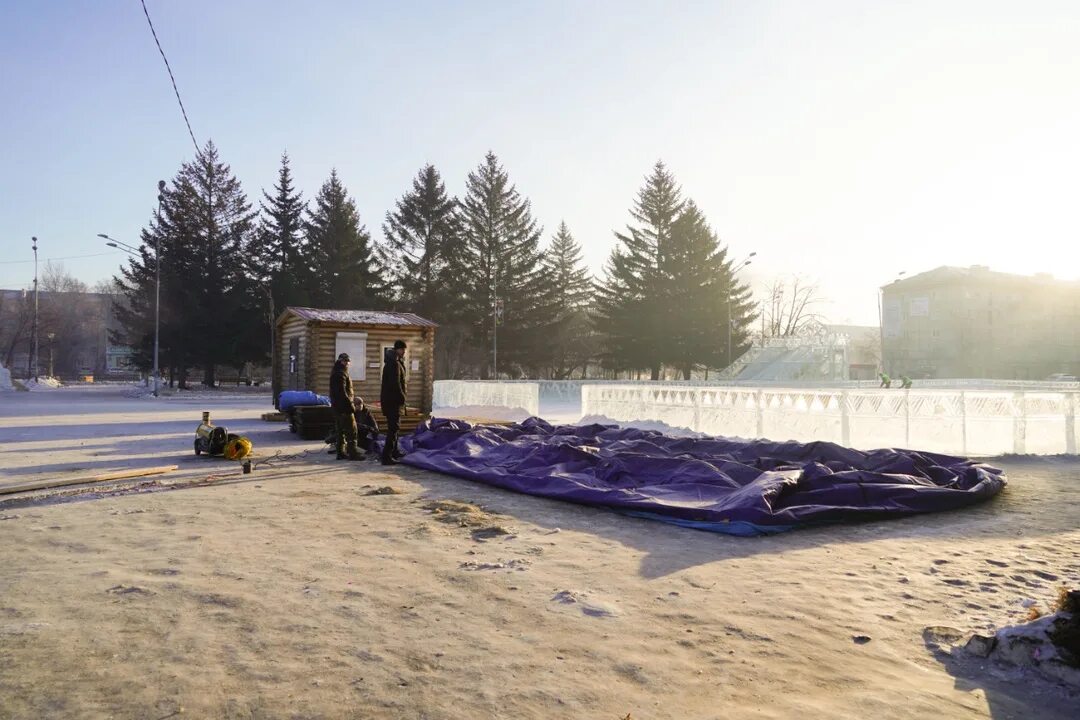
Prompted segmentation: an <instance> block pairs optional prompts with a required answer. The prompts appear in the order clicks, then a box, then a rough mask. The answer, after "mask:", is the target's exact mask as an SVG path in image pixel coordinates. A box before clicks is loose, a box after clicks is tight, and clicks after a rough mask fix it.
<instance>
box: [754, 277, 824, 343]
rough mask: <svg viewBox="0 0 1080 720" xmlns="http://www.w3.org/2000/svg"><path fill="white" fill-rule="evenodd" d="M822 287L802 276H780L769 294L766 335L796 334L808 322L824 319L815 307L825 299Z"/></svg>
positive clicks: (764, 311) (764, 320) (765, 309)
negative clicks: (786, 277)
mask: <svg viewBox="0 0 1080 720" xmlns="http://www.w3.org/2000/svg"><path fill="white" fill-rule="evenodd" d="M823 300H824V298H822V297H821V294H820V288H819V287H818V286H817V285H816V284H815V283H811V282H808V281H807V280H806V279H805V278H801V277H799V276H798V275H793V276H791V278H790V279H785V278H777V279H776V280H775V281H773V284H772V286H771V287H770V288H769V289H768V290H767V292H766V293H765V301H764V303H763V304H764V307H763V308H762V315H761V323H762V335H763V336H764V337H792V336H794V335H798V334H799V331H800V330H802V328H803V327H804V326H805V325H807V324H808V323H811V322H815V321H820V319H821V315H820V313H818V312H816V310H815V308H816V307H817V306H818V305H819V304H820V303H821V302H823Z"/></svg>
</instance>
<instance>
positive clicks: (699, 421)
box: [581, 384, 1080, 457]
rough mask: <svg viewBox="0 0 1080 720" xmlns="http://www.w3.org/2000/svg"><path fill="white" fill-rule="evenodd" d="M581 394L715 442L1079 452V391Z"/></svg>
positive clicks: (617, 412) (587, 404) (593, 409)
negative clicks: (735, 439) (726, 439)
mask: <svg viewBox="0 0 1080 720" xmlns="http://www.w3.org/2000/svg"><path fill="white" fill-rule="evenodd" d="M581 394H582V399H581V403H582V408H581V409H582V415H585V416H589V415H601V416H604V417H608V418H611V419H612V420H615V421H621V422H627V421H634V420H639V421H645V420H655V421H660V422H663V423H667V424H668V425H671V426H674V427H685V428H689V429H691V430H695V431H697V432H702V433H706V434H708V435H724V436H735V437H742V438H768V439H770V440H780V441H783V440H796V441H799V442H811V441H814V440H828V441H831V442H835V443H839V444H841V445H844V446H848V447H854V448H858V449H862V450H871V449H875V448H881V447H895V448H907V449H915V450H926V451H930V452H939V453H946V454H954V455H963V456H976V457H988V456H995V455H1003V454H1008V453H1016V454H1031V455H1057V454H1069V455H1075V454H1077V427H1076V406H1077V397H1078V395H1080V393H1077V392H1069V391H1042V390H1040V391H1034V390H1007V389H979V388H971V389H967V388H952V389H944V388H941V389H937V388H926V389H911V390H898V389H895V388H893V389H874V388H798V387H789V388H781V387H745V386H739V387H735V386H727V387H724V386H698V387H690V386H680V385H674V386H664V385H646V384H638V385H625V384H618V385H616V384H603V385H588V384H586V385H584V386H583V387H582V390H581Z"/></svg>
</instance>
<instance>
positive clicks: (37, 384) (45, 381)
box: [23, 377, 64, 391]
mask: <svg viewBox="0 0 1080 720" xmlns="http://www.w3.org/2000/svg"><path fill="white" fill-rule="evenodd" d="M23 385H25V386H26V389H27V390H34V391H38V390H56V389H58V388H62V387H64V383H62V382H60V381H59V380H57V379H56V378H54V377H43V378H38V379H37V380H32V379H31V380H27V381H26V382H24V383H23Z"/></svg>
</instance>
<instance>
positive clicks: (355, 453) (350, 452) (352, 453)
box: [346, 443, 364, 460]
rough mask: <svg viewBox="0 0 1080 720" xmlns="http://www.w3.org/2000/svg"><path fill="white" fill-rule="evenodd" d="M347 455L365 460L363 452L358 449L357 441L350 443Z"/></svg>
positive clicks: (354, 458)
mask: <svg viewBox="0 0 1080 720" xmlns="http://www.w3.org/2000/svg"><path fill="white" fill-rule="evenodd" d="M346 457H347V458H349V459H350V460H363V459H364V455H363V453H361V452H360V451H359V450H357V449H356V444H355V443H349V449H348V452H347V453H346Z"/></svg>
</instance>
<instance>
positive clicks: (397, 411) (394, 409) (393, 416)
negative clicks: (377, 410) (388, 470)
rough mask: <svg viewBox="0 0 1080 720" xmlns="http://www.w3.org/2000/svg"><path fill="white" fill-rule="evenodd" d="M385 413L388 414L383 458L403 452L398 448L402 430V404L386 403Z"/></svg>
mask: <svg viewBox="0 0 1080 720" xmlns="http://www.w3.org/2000/svg"><path fill="white" fill-rule="evenodd" d="M382 411H383V415H385V416H386V442H385V443H383V453H382V456H383V458H390V457H393V456H394V455H395V454H397V453H399V452H401V451H400V450H399V449H398V434H399V433H400V432H401V406H400V405H384V406H383V409H382Z"/></svg>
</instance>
